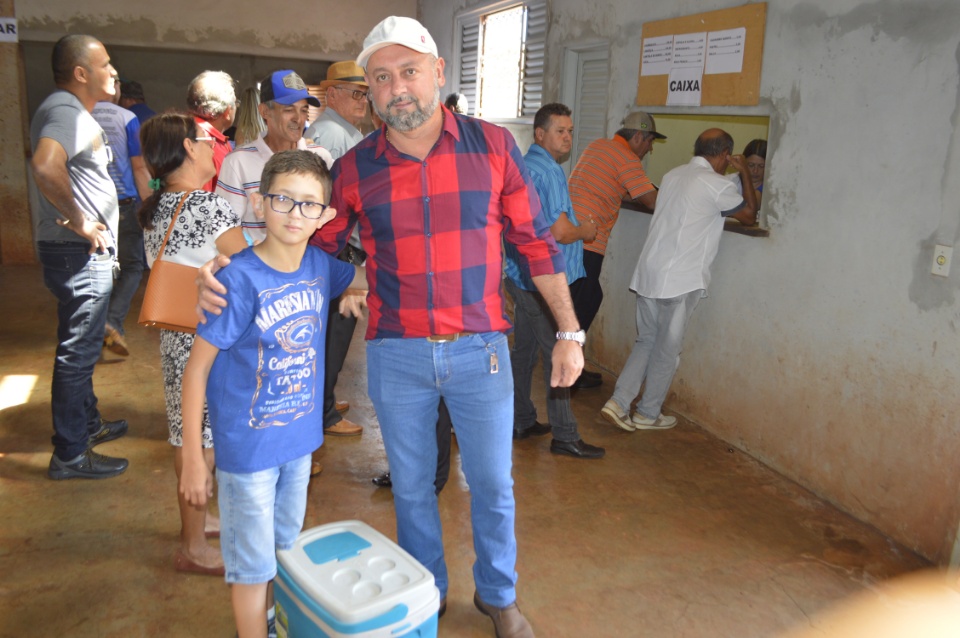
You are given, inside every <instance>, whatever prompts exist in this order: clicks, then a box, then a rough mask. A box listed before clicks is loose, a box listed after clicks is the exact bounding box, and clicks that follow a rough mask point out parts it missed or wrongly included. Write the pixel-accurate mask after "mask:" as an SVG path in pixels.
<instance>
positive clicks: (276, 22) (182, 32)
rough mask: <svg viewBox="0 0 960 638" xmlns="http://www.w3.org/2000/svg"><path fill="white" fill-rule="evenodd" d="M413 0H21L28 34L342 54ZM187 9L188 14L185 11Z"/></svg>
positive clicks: (323, 56)
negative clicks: (290, 0)
mask: <svg viewBox="0 0 960 638" xmlns="http://www.w3.org/2000/svg"><path fill="white" fill-rule="evenodd" d="M416 9H417V6H416V1H415V0H399V1H394V2H385V1H384V0H355V1H354V2H350V3H340V4H337V3H322V4H316V3H303V4H301V5H297V4H286V5H283V6H282V7H280V6H278V5H275V4H271V3H264V2H254V1H251V0H241V1H239V2H232V3H230V5H229V7H225V5H223V4H222V3H207V4H204V3H199V4H198V3H196V2H189V1H186V0H172V1H171V2H164V3H146V2H140V3H134V4H131V3H129V2H125V1H124V0H93V1H92V2H84V3H83V4H82V5H77V4H76V3H68V2H63V1H62V0H31V2H29V3H19V6H18V17H19V19H20V25H21V34H22V37H23V39H25V40H39V41H50V40H56V39H57V38H59V37H60V36H61V35H63V34H65V33H89V34H90V35H93V36H96V37H98V38H100V39H101V40H102V41H103V42H104V43H105V44H107V45H110V44H114V45H129V46H139V47H159V48H181V49H192V50H198V51H217V52H231V53H247V54H251V55H274V56H277V57H295V58H306V59H320V60H336V59H341V58H345V57H349V56H351V55H356V54H357V53H359V52H360V49H361V48H362V43H363V39H364V38H365V37H366V35H367V34H368V33H369V32H370V29H372V28H373V26H374V25H375V24H376V23H377V22H378V21H380V20H381V19H383V18H385V17H386V16H388V15H407V16H415V15H416ZM185 16H189V19H185V18H184V17H185Z"/></svg>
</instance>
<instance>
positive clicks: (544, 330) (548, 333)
mask: <svg viewBox="0 0 960 638" xmlns="http://www.w3.org/2000/svg"><path fill="white" fill-rule="evenodd" d="M503 283H504V285H505V286H506V289H507V292H508V293H510V296H511V297H512V298H513V326H514V333H513V349H512V350H511V351H510V364H511V366H512V368H513V384H514V396H513V412H514V414H513V423H514V425H513V428H514V430H516V431H517V432H518V433H519V432H523V431H524V430H526V429H527V428H529V427H532V426H534V425H536V423H537V408H536V407H535V406H534V405H533V401H531V400H530V390H531V386H532V385H533V369H534V368H535V367H536V365H537V354H542V355H543V381H544V384H545V386H546V389H547V392H546V394H547V418H548V419H549V420H550V425H551V426H553V438H555V439H556V440H558V441H579V440H580V434H579V432H577V419H576V418H575V417H574V416H573V410H572V409H571V408H570V388H551V387H550V374H551V373H552V372H553V361H552V358H551V357H552V356H553V346H554V344H555V343H556V342H557V329H556V327H555V326H554V323H553V315H552V314H550V309H549V307H548V306H547V302H546V301H544V299H543V296H542V295H540V293H538V292H531V291H529V290H523V289H522V288H518V287H517V285H516V284H515V283H513V282H512V281H511V280H510V279H504V280H503Z"/></svg>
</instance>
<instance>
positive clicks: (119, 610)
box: [0, 266, 926, 638]
mask: <svg viewBox="0 0 960 638" xmlns="http://www.w3.org/2000/svg"><path fill="white" fill-rule="evenodd" d="M0 289H2V290H3V292H4V295H3V296H4V307H5V312H4V319H3V324H2V328H0V347H2V352H3V356H2V357H0V384H2V385H0V618H2V619H3V620H2V622H0V636H25V635H44V636H69V637H86V636H124V637H129V636H177V637H180V636H187V637H192V636H202V637H208V636H212V637H223V638H226V637H228V636H233V632H234V629H233V625H232V619H231V613H230V602H229V594H228V590H227V587H226V586H225V585H224V584H223V582H222V581H221V580H220V579H218V578H212V577H205V576H188V575H183V574H180V573H178V572H175V571H174V570H173V567H172V564H171V558H172V555H173V552H174V550H175V548H176V546H177V532H178V526H179V520H178V515H177V509H176V497H175V490H176V481H175V478H174V473H173V467H172V459H173V453H172V451H171V448H170V446H169V445H168V444H167V442H166V436H167V428H166V423H165V417H164V407H163V386H162V379H161V373H160V363H159V354H158V348H159V345H158V344H159V339H158V333H157V332H156V331H153V330H148V329H145V328H140V327H139V326H137V325H136V316H137V312H138V310H137V308H136V307H135V308H134V310H132V311H131V314H130V317H129V318H128V320H127V332H128V340H129V343H130V349H131V351H132V355H131V356H130V357H129V358H128V359H125V360H119V358H118V357H115V356H114V355H112V354H110V353H106V358H107V361H104V362H103V363H101V364H100V365H98V367H97V371H96V376H95V387H96V391H97V394H98V395H99V397H100V405H101V409H102V410H103V413H104V415H105V416H106V417H107V418H121V417H122V418H126V419H128V420H129V421H130V432H129V434H128V435H127V436H126V437H125V438H123V439H120V440H118V441H116V442H112V443H108V444H105V445H104V446H103V448H102V451H103V452H104V453H107V454H113V455H119V456H125V457H128V458H129V459H130V468H129V469H128V470H127V472H126V473H125V474H123V475H122V476H120V477H118V478H114V479H109V480H105V481H80V480H73V481H66V482H53V481H50V480H48V479H47V478H46V468H47V464H48V462H49V458H50V452H51V446H50V435H51V426H50V418H49V410H50V406H49V385H50V374H51V368H52V360H53V353H54V349H55V326H56V311H55V304H54V301H53V298H52V297H51V295H50V294H49V293H48V292H47V291H46V289H45V288H44V287H43V285H42V281H41V276H40V271H39V268H36V267H13V266H4V267H0ZM365 377H366V375H365V356H364V349H363V342H362V330H358V332H357V339H356V342H355V344H354V347H353V348H352V350H351V356H350V358H349V360H348V361H347V365H346V369H345V371H344V373H343V375H341V381H340V386H339V388H338V391H339V396H340V398H345V399H348V400H350V402H351V404H352V405H353V407H352V409H351V412H350V414H349V416H350V418H351V419H353V420H355V421H358V422H361V423H363V424H366V426H367V427H366V430H365V432H364V434H363V436H362V437H358V438H352V439H336V438H330V439H328V441H327V442H326V443H325V445H324V450H325V451H324V452H323V455H324V458H323V463H324V468H325V469H324V472H323V475H322V476H321V477H320V478H319V479H315V480H314V481H313V482H312V484H311V490H310V498H309V505H308V510H307V521H306V525H307V527H311V526H314V525H318V524H322V523H326V522H331V521H337V520H343V519H360V520H363V521H365V522H367V523H368V524H370V525H372V526H374V527H376V528H377V529H379V530H380V531H381V532H383V533H384V534H386V535H387V536H389V537H392V538H395V537H396V528H395V523H394V517H393V505H392V500H391V496H390V492H389V491H387V490H384V489H378V488H376V487H375V486H373V485H372V484H371V482H370V479H371V477H372V476H374V475H375V474H376V473H378V472H380V471H381V470H383V469H385V467H386V461H385V455H384V452H383V448H382V439H381V436H380V431H379V428H378V426H377V422H376V417H375V415H374V413H373V410H372V408H371V406H370V401H369V399H368V398H367V397H366V393H365V390H364V388H365ZM613 382H614V379H612V378H610V377H609V376H606V377H605V384H604V387H603V388H601V389H599V390H586V391H580V392H579V393H578V394H577V395H576V396H575V398H574V410H575V412H576V415H577V417H578V419H579V422H580V429H581V433H582V435H583V437H584V439H586V440H587V441H588V442H590V443H594V444H597V445H602V446H604V447H606V448H607V456H606V458H605V459H603V460H601V461H579V460H575V459H571V458H566V457H557V456H554V455H552V454H550V453H549V451H548V448H549V443H550V437H549V436H547V437H543V438H540V439H529V440H526V441H522V442H520V443H518V444H517V445H516V447H515V450H514V464H515V466H514V478H515V481H516V499H517V538H518V542H519V549H520V553H519V564H518V566H517V570H518V572H519V574H520V582H519V597H520V601H519V602H520V605H521V608H522V609H523V610H524V612H525V613H526V615H527V616H528V617H529V619H530V621H531V623H532V624H533V626H534V628H535V629H536V631H537V635H538V636H540V637H541V638H543V637H548V638H553V637H567V636H570V637H573V636H577V637H594V636H604V637H606V636H610V637H616V636H624V637H661V636H662V637H676V638H683V637H691V638H695V637H711V638H713V637H726V636H729V637H737V638H744V637H753V636H776V635H778V634H780V633H781V632H784V631H786V630H787V629H789V628H792V627H795V626H801V627H802V626H805V625H806V626H809V625H810V624H811V620H810V619H811V616H813V615H814V614H815V613H816V612H818V611H820V610H822V609H824V608H826V607H827V606H829V605H831V604H832V603H834V602H835V601H838V600H840V599H842V598H845V597H847V596H848V595H851V594H856V593H860V592H863V591H865V590H870V589H873V587H874V586H875V585H876V584H877V583H879V582H880V581H882V580H884V579H887V578H889V577H892V576H895V575H898V574H902V573H905V572H909V571H913V570H916V569H919V568H922V567H924V566H926V562H925V561H924V560H923V559H921V558H920V557H918V556H916V555H915V554H912V553H911V552H909V551H908V550H906V549H904V548H903V547H901V546H899V545H897V544H895V543H893V542H892V541H890V540H889V539H887V538H885V537H884V536H882V535H881V534H879V533H878V532H877V531H876V530H874V529H872V528H870V527H867V526H865V525H863V524H861V523H859V522H857V521H855V520H853V519H851V518H850V517H848V516H846V515H845V514H843V513H841V512H839V511H838V510H836V509H835V508H833V507H831V506H830V505H828V504H827V503H825V502H823V501H821V500H819V499H817V498H816V497H815V496H814V495H813V494H811V493H809V492H807V491H806V490H804V489H802V488H800V487H798V486H797V485H795V484H793V483H791V482H789V481H787V480H786V479H784V478H783V477H781V476H779V475H778V474H775V473H774V472H772V471H770V470H769V469H767V468H765V467H764V466H762V465H760V464H759V463H757V462H756V461H754V460H753V459H751V458H749V457H747V456H745V455H744V454H742V453H740V452H738V451H735V450H734V449H732V448H731V447H729V446H728V445H726V444H725V443H724V442H722V441H720V440H718V439H716V438H714V437H713V436H711V435H709V434H708V433H706V432H705V431H704V430H702V429H701V428H699V427H698V426H696V425H695V424H693V423H690V422H687V421H684V420H683V419H681V421H680V424H679V425H678V427H677V428H675V429H674V430H670V431H667V432H637V433H633V434H628V433H626V432H622V431H619V430H616V429H614V428H613V427H611V426H609V425H607V424H606V423H605V422H604V421H602V420H601V419H599V417H598V412H599V409H600V407H601V406H602V405H603V402H604V401H605V400H606V398H607V397H608V395H609V393H610V392H611V391H612V384H613ZM31 384H32V385H31ZM535 385H536V384H535ZM541 392H542V391H541ZM21 395H22V398H21ZM541 398H542V394H541ZM541 405H542V403H541ZM668 411H669V410H668ZM440 506H441V516H442V519H443V524H444V529H445V543H446V548H447V558H448V561H449V567H450V580H451V588H450V592H449V608H448V611H447V614H446V616H444V618H443V619H442V620H441V621H440V635H442V636H451V637H473V636H492V635H493V632H492V625H491V623H490V621H489V620H488V619H487V618H486V617H484V616H481V615H480V614H479V613H478V612H477V611H476V610H475V609H474V607H473V604H472V602H471V597H472V595H473V582H472V576H471V564H472V561H473V552H472V540H471V533H470V527H469V499H468V494H467V486H466V484H465V482H464V480H463V476H462V474H460V473H459V471H458V460H457V459H456V458H455V460H454V472H453V475H452V477H451V481H450V483H449V484H448V486H447V488H446V489H445V491H444V492H443V494H442V495H441V498H440Z"/></svg>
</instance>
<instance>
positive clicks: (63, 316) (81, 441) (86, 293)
mask: <svg viewBox="0 0 960 638" xmlns="http://www.w3.org/2000/svg"><path fill="white" fill-rule="evenodd" d="M89 251H90V244H87V243H79V242H70V241H39V242H37V252H38V253H39V255H40V263H41V265H42V266H43V283H44V284H45V285H46V287H47V289H48V290H49V291H50V292H51V293H53V296H54V297H56V299H57V342H58V343H57V354H56V358H55V359H54V363H53V385H52V387H51V390H50V404H51V408H52V412H53V432H54V434H53V451H54V454H56V455H57V457H59V458H60V459H61V460H63V461H69V460H71V459H73V458H75V457H77V456H78V455H80V454H82V453H83V451H84V450H86V449H87V439H88V438H89V436H90V435H91V434H93V433H94V432H96V431H97V430H98V429H99V428H100V411H99V410H98V409H97V395H96V394H94V392H93V368H94V366H95V365H96V363H97V360H98V359H99V358H100V350H101V348H102V347H103V329H104V326H105V325H106V323H107V307H108V305H109V303H110V293H111V291H112V290H113V256H112V255H110V254H107V253H104V254H93V255H90V254H89Z"/></svg>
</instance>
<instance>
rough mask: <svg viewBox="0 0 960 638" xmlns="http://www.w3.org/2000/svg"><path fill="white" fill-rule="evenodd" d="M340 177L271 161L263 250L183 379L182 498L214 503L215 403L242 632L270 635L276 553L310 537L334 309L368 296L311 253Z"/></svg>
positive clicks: (242, 266)
mask: <svg viewBox="0 0 960 638" xmlns="http://www.w3.org/2000/svg"><path fill="white" fill-rule="evenodd" d="M330 186H331V182H330V173H329V171H328V170H327V167H326V165H325V164H324V162H323V160H321V159H320V158H319V157H318V156H317V155H315V154H314V153H310V152H308V151H285V152H281V153H277V154H275V155H274V156H273V157H271V158H270V160H269V161H268V162H267V164H266V166H264V169H263V176H262V177H261V180H260V192H259V193H254V194H252V196H251V198H252V202H253V205H254V209H255V210H256V213H257V216H258V217H260V218H261V219H263V220H264V221H265V222H266V229H267V236H266V239H264V240H263V242H261V243H260V244H258V245H256V246H254V247H252V248H247V249H246V250H244V251H242V252H241V253H239V254H237V255H235V256H234V257H233V260H232V262H231V264H230V266H228V267H227V268H225V269H224V270H222V271H221V272H220V273H218V275H217V278H218V279H219V280H220V282H221V283H223V284H224V285H225V286H226V288H227V290H228V293H227V297H226V298H227V301H228V305H227V306H226V307H225V308H223V311H222V313H221V314H220V315H213V314H207V317H206V323H204V324H200V325H199V326H198V327H197V338H196V340H195V342H194V344H193V350H192V351H191V354H190V360H189V362H188V363H187V367H186V370H185V371H184V374H183V472H182V475H181V478H180V486H179V489H180V492H181V493H182V494H183V495H184V497H185V498H186V500H187V502H189V503H190V504H191V505H193V506H194V507H204V506H205V504H206V500H207V498H208V497H210V496H212V495H213V476H212V474H211V472H210V470H209V469H208V467H207V464H206V463H205V462H204V458H203V454H202V448H201V443H200V422H201V416H202V414H203V404H204V399H205V398H206V401H207V404H208V407H209V411H210V422H211V423H212V424H213V428H212V429H213V441H214V449H216V458H217V483H218V484H219V486H220V489H219V494H220V497H219V504H220V539H221V540H220V547H221V552H222V553H223V562H224V566H225V568H226V581H227V582H228V583H230V584H232V590H231V599H232V602H233V614H234V618H235V619H236V623H237V630H238V632H239V635H240V636H241V637H242V638H247V636H260V637H262V636H265V635H266V622H265V619H266V617H267V600H268V595H269V593H270V592H268V585H269V583H270V581H272V580H273V579H274V577H275V576H276V574H277V561H276V549H289V548H290V547H292V546H293V543H294V541H295V540H296V538H297V536H298V535H299V534H300V530H301V528H302V527H303V518H304V513H305V512H306V507H307V483H308V481H309V478H310V463H311V459H310V456H311V453H312V452H313V451H314V450H316V449H317V448H318V447H320V445H321V443H323V418H322V416H323V409H322V408H323V371H324V365H323V362H324V343H325V335H326V329H327V326H326V325H325V324H324V322H323V319H324V318H326V316H327V307H328V305H329V303H330V300H331V299H336V298H337V297H338V296H339V295H340V294H341V293H343V292H344V291H345V290H346V289H347V287H348V286H351V287H353V288H356V289H365V288H366V277H365V275H364V273H363V271H362V270H360V269H358V268H356V267H355V266H352V265H350V264H348V263H346V262H343V261H338V260H337V259H334V258H333V257H331V256H329V255H328V254H326V253H324V252H323V251H321V250H319V249H317V248H315V247H312V246H308V245H307V242H308V241H309V239H310V237H311V236H312V235H313V233H314V232H315V231H316V230H317V229H318V228H320V227H321V226H323V225H324V224H325V223H327V222H328V221H330V220H331V219H332V218H333V217H334V215H335V214H336V211H335V210H334V209H332V208H330V207H328V206H326V205H325V202H328V201H330Z"/></svg>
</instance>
